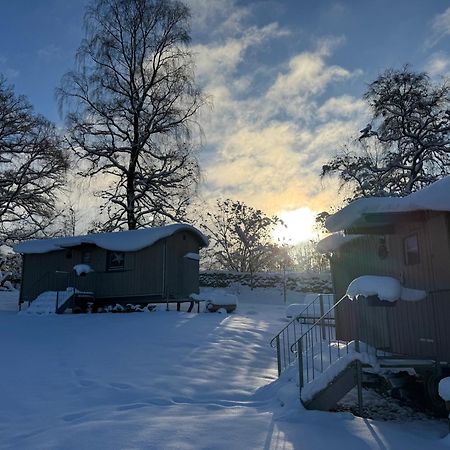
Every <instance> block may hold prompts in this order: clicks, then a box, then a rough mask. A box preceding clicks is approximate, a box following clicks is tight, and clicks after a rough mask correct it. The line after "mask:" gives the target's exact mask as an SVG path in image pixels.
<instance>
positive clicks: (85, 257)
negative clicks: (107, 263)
mask: <svg viewBox="0 0 450 450" xmlns="http://www.w3.org/2000/svg"><path fill="white" fill-rule="evenodd" d="M91 260H92V253H91V252H90V251H88V250H85V251H84V252H83V253H81V263H82V264H90V263H91Z"/></svg>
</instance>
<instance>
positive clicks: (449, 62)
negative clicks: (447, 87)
mask: <svg viewBox="0 0 450 450" xmlns="http://www.w3.org/2000/svg"><path fill="white" fill-rule="evenodd" d="M426 71H427V72H428V73H429V74H430V75H431V76H432V77H435V78H439V77H448V76H449V75H450V57H449V56H448V55H446V54H445V53H443V52H439V53H435V54H434V55H432V56H431V57H430V59H429V60H428V62H427V64H426Z"/></svg>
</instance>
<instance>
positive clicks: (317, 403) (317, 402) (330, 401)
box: [303, 361, 358, 411]
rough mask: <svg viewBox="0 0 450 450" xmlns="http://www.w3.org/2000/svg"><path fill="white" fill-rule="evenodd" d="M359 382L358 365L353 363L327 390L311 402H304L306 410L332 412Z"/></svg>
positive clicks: (323, 390)
mask: <svg viewBox="0 0 450 450" xmlns="http://www.w3.org/2000/svg"><path fill="white" fill-rule="evenodd" d="M357 382H358V378H357V363H356V362H355V361H353V362H351V363H350V364H349V365H348V366H347V367H346V368H345V369H344V370H343V371H341V372H339V373H338V374H337V375H336V377H335V378H334V379H333V381H331V383H329V384H328V385H327V387H326V388H324V389H322V390H321V391H319V392H317V393H316V394H315V395H314V397H313V398H312V399H311V400H309V401H307V402H303V405H304V406H305V408H306V409H317V410H319V411H330V410H331V409H333V408H334V407H335V406H336V404H337V402H338V401H339V400H341V398H342V397H344V395H346V394H347V393H348V392H350V391H351V390H352V389H353V388H354V387H355V386H356V384H357Z"/></svg>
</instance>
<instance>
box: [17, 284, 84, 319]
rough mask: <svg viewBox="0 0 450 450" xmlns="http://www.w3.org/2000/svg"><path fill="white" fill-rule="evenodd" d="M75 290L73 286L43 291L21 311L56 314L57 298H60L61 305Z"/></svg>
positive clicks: (24, 312) (22, 312)
mask: <svg viewBox="0 0 450 450" xmlns="http://www.w3.org/2000/svg"><path fill="white" fill-rule="evenodd" d="M74 292H75V289H74V288H72V287H69V288H67V290H65V291H58V292H57V291H46V292H43V293H42V294H40V295H38V296H37V297H36V299H35V300H33V301H32V302H31V304H30V306H29V307H28V308H27V309H25V310H23V311H21V314H37V315H42V314H55V310H56V299H57V298H58V304H59V305H60V306H61V305H62V304H63V303H64V302H65V301H66V300H67V299H68V298H70V297H71V296H72V295H73V293H74Z"/></svg>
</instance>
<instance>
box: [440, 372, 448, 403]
mask: <svg viewBox="0 0 450 450" xmlns="http://www.w3.org/2000/svg"><path fill="white" fill-rule="evenodd" d="M439 395H440V396H441V397H442V398H443V399H444V400H445V401H446V402H448V401H450V377H447V378H442V380H441V381H439Z"/></svg>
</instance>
